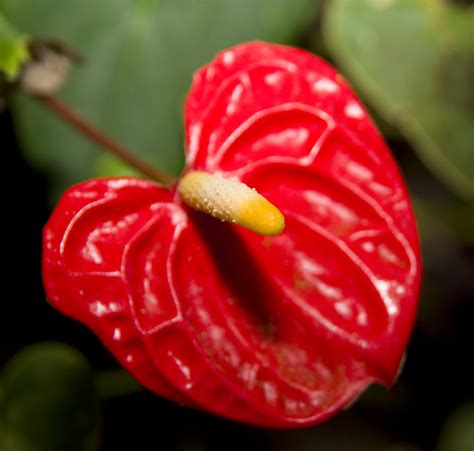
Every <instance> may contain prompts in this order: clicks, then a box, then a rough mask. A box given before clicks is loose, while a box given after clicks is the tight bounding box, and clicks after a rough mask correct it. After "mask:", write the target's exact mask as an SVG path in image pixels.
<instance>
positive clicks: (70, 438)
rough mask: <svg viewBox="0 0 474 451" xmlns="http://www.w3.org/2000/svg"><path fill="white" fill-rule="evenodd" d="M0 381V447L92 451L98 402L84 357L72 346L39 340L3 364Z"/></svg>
mask: <svg viewBox="0 0 474 451" xmlns="http://www.w3.org/2000/svg"><path fill="white" fill-rule="evenodd" d="M0 381H1V388H2V396H1V398H0V449H1V450H2V451H65V450H68V451H92V450H96V449H97V446H98V402H97V399H96V394H95V388H94V379H93V375H92V371H91V369H90V367H89V365H88V363H87V361H86V360H85V359H84V357H82V355H81V354H79V353H78V352H77V351H76V350H74V349H73V348H70V347H69V346H66V345H62V344H58V343H42V344H36V345H33V346H30V347H28V348H25V349H24V350H23V351H21V352H20V353H18V354H17V355H16V356H15V357H13V359H12V360H11V361H10V362H9V363H8V364H7V365H6V367H5V368H4V370H3V373H2V377H1V379H0Z"/></svg>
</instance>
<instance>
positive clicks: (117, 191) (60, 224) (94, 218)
mask: <svg viewBox="0 0 474 451" xmlns="http://www.w3.org/2000/svg"><path fill="white" fill-rule="evenodd" d="M166 208H168V209H169V210H168V211H167V210H166ZM177 208H178V207H176V206H175V205H174V204H173V203H172V196H171V193H170V192H169V191H167V190H163V189H161V188H159V187H157V186H156V185H155V184H153V183H150V182H147V181H145V180H139V179H103V180H92V181H89V182H85V183H82V184H80V185H77V186H74V187H72V188H70V189H69V190H68V191H67V192H66V193H65V194H64V195H63V197H62V199H61V201H60V202H59V204H58V205H57V207H56V209H55V211H54V213H53V215H52V216H51V218H50V220H49V222H48V224H47V225H46V227H45V230H44V234H43V250H44V251H43V281H44V286H45V290H46V295H47V297H48V300H49V301H50V302H51V303H52V304H53V305H54V306H55V307H56V308H57V309H58V310H61V311H62V312H63V313H65V314H66V315H69V316H71V317H73V318H75V319H78V320H80V321H81V322H83V323H85V324H87V325H88V326H89V327H90V328H91V329H92V330H93V331H94V332H95V333H96V334H97V335H98V336H99V337H100V339H101V340H102V341H103V343H104V344H105V345H106V346H107V347H108V348H109V349H110V350H111V351H112V352H113V353H114V354H115V356H116V357H117V358H118V360H119V361H120V362H121V363H122V365H123V366H124V367H125V368H127V369H128V370H129V371H130V372H131V373H132V374H133V375H134V376H135V377H136V378H137V379H138V380H139V381H140V382H141V383H143V384H144V385H146V386H147V387H148V388H150V389H152V390H153V391H155V392H157V393H159V394H162V395H163V396H167V397H169V398H171V399H174V400H177V401H180V402H188V401H187V400H186V398H185V397H183V396H182V395H181V394H180V392H179V391H177V390H175V389H174V388H173V387H172V386H171V385H170V384H169V383H168V382H167V381H166V380H164V378H163V377H162V376H161V375H160V373H159V372H158V371H157V370H156V369H155V367H154V365H153V363H152V362H151V359H150V356H149V355H148V352H147V349H146V346H145V343H144V342H143V337H142V330H141V328H140V327H139V326H140V321H139V316H138V315H137V314H136V313H135V311H134V306H135V303H134V299H133V298H132V295H131V293H130V288H129V286H130V284H129V282H128V280H127V275H126V273H125V267H124V262H123V256H124V255H125V251H126V249H127V247H128V243H129V242H130V241H131V240H133V239H134V238H136V236H137V235H139V234H140V233H141V232H142V231H143V229H146V228H147V227H148V224H149V223H152V222H155V221H161V222H163V224H166V225H167V226H168V228H174V226H173V221H172V214H173V212H174V211H175V210H176V209H177ZM165 212H166V213H165ZM169 212H171V214H170V213H169ZM160 238H161V240H162V243H163V246H164V250H163V253H166V251H167V248H168V247H169V246H170V244H171V238H172V236H169V234H168V235H166V234H164V235H162V236H161V237H160ZM164 259H166V256H164ZM160 302H162V303H163V304H164V303H166V302H169V300H168V299H164V298H162V299H160Z"/></svg>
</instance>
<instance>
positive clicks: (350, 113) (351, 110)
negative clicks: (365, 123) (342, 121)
mask: <svg viewBox="0 0 474 451" xmlns="http://www.w3.org/2000/svg"><path fill="white" fill-rule="evenodd" d="M344 114H345V115H346V116H347V117H350V118H352V119H362V118H363V117H364V110H363V109H362V108H361V107H360V106H359V105H358V104H357V103H355V102H349V103H348V104H347V105H346V107H345V108H344Z"/></svg>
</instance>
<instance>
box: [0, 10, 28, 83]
mask: <svg viewBox="0 0 474 451" xmlns="http://www.w3.org/2000/svg"><path fill="white" fill-rule="evenodd" d="M27 59H28V48H27V40H26V38H25V36H23V35H22V34H21V33H18V32H17V30H15V28H13V27H12V26H11V25H10V24H9V23H8V22H7V21H6V20H5V18H4V17H3V16H2V14H1V13H0V70H2V71H3V72H4V73H5V75H6V76H7V78H8V79H9V80H13V79H14V78H15V77H17V76H18V73H19V71H20V68H21V65H22V64H23V63H24V62H25V60H27Z"/></svg>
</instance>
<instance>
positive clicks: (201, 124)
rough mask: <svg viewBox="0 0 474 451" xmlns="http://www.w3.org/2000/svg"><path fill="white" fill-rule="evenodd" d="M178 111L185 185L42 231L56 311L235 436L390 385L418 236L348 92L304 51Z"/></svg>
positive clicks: (155, 387) (313, 415) (241, 68)
mask: <svg viewBox="0 0 474 451" xmlns="http://www.w3.org/2000/svg"><path fill="white" fill-rule="evenodd" d="M185 110H186V169H185V171H184V173H183V176H182V177H181V178H180V180H179V181H178V183H177V185H176V186H173V187H171V188H164V187H161V186H159V185H157V184H156V183H153V182H151V181H147V180H141V179H135V178H119V179H117V178H115V179H98V180H91V181H88V182H85V183H82V184H79V185H77V186H74V187H72V188H71V189H69V190H68V191H67V192H66V193H65V194H64V196H63V198H62V199H61V201H60V202H59V204H58V206H57V208H56V210H55V212H54V213H53V215H52V217H51V219H50V221H49V223H48V224H47V226H46V228H45V232H44V260H43V271H44V283H45V287H46V292H47V296H48V298H49V300H50V301H51V303H52V304H53V305H54V306H55V307H57V308H58V309H59V310H61V311H62V312H64V313H65V314H67V315H69V316H71V317H73V318H76V319H78V320H79V321H82V322H83V323H84V324H86V325H87V326H88V327H90V328H91V329H92V330H93V331H94V332H95V333H96V334H97V335H98V336H99V337H100V339H101V340H102V341H103V342H104V344H105V345H106V346H107V347H108V348H109V349H110V351H111V352H112V353H113V354H114V355H115V356H116V357H117V359H118V360H119V361H120V362H121V364H122V365H123V366H124V367H125V368H126V369H127V370H128V371H129V372H130V373H131V374H132V375H133V376H134V377H135V378H136V379H137V380H139V381H140V382H141V383H142V384H143V385H145V386H146V387H148V388H149V389H150V390H152V391H154V392H155V393H157V394H159V395H162V396H165V397H167V398H170V399H173V400H176V401H178V402H180V403H183V404H185V405H189V406H195V407H198V408H202V409H205V410H208V411H210V412H214V413H216V414H219V415H223V416H225V417H228V418H233V419H237V420H240V421H245V422H249V423H253V424H258V425H264V426H270V427H292V426H297V425H308V424H314V423H318V422H321V421H323V420H324V419H326V418H328V417H329V416H331V415H333V414H334V413H336V412H337V411H338V410H340V409H341V408H343V407H344V406H345V405H347V404H348V403H349V402H350V401H351V400H353V399H354V398H355V397H357V396H358V395H359V394H360V393H361V392H362V391H363V390H364V388H366V387H367V385H369V384H370V383H372V382H380V383H383V384H387V385H390V384H391V383H393V381H394V379H395V378H396V375H397V372H398V368H399V366H400V361H401V359H402V356H403V353H404V349H405V347H406V344H407V340H408V337H409V334H410V331H411V328H412V325H413V320H414V316H415V310H416V305H417V294H418V287H419V281H420V256H419V249H418V238H417V232H416V227H415V222H414V219H413V213H412V209H411V206H410V201H409V198H408V195H407V192H406V190H405V187H404V184H403V182H402V180H401V178H400V174H399V171H398V169H397V167H396V165H395V163H394V161H393V159H392V157H391V156H390V153H389V150H388V149H387V147H386V145H385V144H384V142H383V140H382V138H381V137H380V135H379V133H378V132H377V130H376V129H375V127H374V125H373V124H372V122H371V120H370V118H369V117H368V115H367V112H366V111H365V110H364V108H363V107H362V106H361V104H360V102H359V100H358V99H357V98H356V97H355V95H354V94H353V93H352V91H351V89H350V87H349V86H348V84H347V83H346V81H345V80H344V79H343V78H342V77H341V76H340V75H339V74H338V73H337V72H336V71H335V70H334V69H333V68H332V67H330V66H329V65H328V64H327V63H325V62H324V61H322V60H320V59H318V58H317V57H315V56H313V55H311V54H309V53H307V52H305V51H302V50H298V49H294V48H290V47H282V46H276V45H271V44H266V43H258V42H255V43H250V44H243V45H240V46H237V47H235V48H232V49H230V50H227V51H225V52H223V53H221V54H219V55H218V56H217V58H216V59H215V60H214V61H213V62H212V63H211V64H210V65H208V66H205V67H203V68H202V69H200V70H199V71H198V72H197V74H196V75H195V77H194V81H193V86H192V88H191V92H190V94H189V97H188V99H187V102H186V108H185ZM255 190H256V191H255ZM257 193H258V194H257ZM196 210H201V211H204V212H206V213H209V215H208V214H204V213H202V212H199V211H196ZM210 215H212V216H215V217H217V218H219V219H221V220H223V221H225V222H221V221H218V220H216V219H214V218H212V217H211V216H210ZM233 223H235V224H233ZM242 226H243V227H242ZM283 228H284V230H283ZM282 230H283V231H282ZM280 232H281V233H280Z"/></svg>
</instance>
